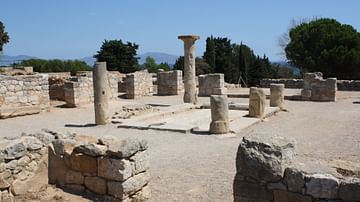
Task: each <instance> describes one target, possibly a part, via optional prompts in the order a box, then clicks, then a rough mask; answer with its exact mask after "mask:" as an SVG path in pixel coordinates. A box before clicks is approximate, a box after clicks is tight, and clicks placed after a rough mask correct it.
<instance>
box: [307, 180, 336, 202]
mask: <svg viewBox="0 0 360 202" xmlns="http://www.w3.org/2000/svg"><path fill="white" fill-rule="evenodd" d="M339 185H340V184H339V180H338V179H337V178H335V177H334V176H332V175H330V174H314V175H311V176H309V181H308V182H307V183H306V185H305V186H306V194H308V195H311V196H313V197H314V198H324V199H336V198H337V197H338V188H339Z"/></svg>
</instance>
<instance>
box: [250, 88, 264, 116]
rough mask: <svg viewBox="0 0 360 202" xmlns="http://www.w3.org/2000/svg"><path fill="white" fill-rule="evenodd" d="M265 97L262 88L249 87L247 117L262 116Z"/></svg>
mask: <svg viewBox="0 0 360 202" xmlns="http://www.w3.org/2000/svg"><path fill="white" fill-rule="evenodd" d="M265 99H266V97H265V93H264V91H263V90H262V89H260V88H256V87H251V88H250V99H249V117H256V118H263V117H264V112H265Z"/></svg>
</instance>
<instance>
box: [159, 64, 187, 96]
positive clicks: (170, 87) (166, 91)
mask: <svg viewBox="0 0 360 202" xmlns="http://www.w3.org/2000/svg"><path fill="white" fill-rule="evenodd" d="M156 83H157V94H158V95H179V94H181V93H182V92H183V91H184V85H183V79H182V72H181V71H180V70H174V71H168V72H158V73H157V82H156Z"/></svg>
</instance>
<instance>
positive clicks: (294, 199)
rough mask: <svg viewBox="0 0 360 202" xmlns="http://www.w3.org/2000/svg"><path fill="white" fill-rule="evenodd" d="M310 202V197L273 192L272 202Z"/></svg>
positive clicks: (278, 191)
mask: <svg viewBox="0 0 360 202" xmlns="http://www.w3.org/2000/svg"><path fill="white" fill-rule="evenodd" d="M290 201H291V202H312V199H311V197H310V196H304V195H301V194H296V193H292V192H287V191H282V190H274V202H290Z"/></svg>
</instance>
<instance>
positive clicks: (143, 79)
mask: <svg viewBox="0 0 360 202" xmlns="http://www.w3.org/2000/svg"><path fill="white" fill-rule="evenodd" d="M125 85H126V97H127V98H128V99H135V98H138V97H142V96H150V95H152V94H153V89H154V88H153V80H152V76H151V74H149V73H148V72H147V71H138V72H134V73H131V74H127V75H126V78H125Z"/></svg>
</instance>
